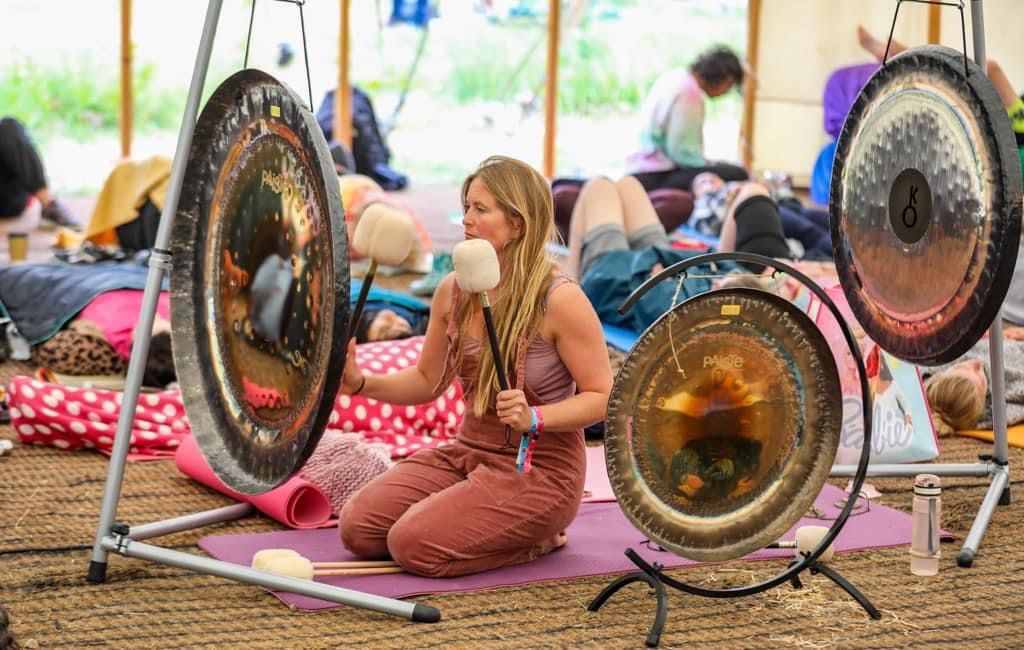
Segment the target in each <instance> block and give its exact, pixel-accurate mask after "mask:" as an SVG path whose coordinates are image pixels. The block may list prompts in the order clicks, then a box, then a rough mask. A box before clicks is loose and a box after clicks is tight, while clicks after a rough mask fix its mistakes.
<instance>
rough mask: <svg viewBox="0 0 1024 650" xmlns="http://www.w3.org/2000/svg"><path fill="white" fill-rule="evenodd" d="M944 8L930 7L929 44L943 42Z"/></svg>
mask: <svg viewBox="0 0 1024 650" xmlns="http://www.w3.org/2000/svg"><path fill="white" fill-rule="evenodd" d="M941 32H942V6H941V5H928V42H929V43H931V44H933V45H934V44H936V43H938V42H939V41H940V40H941V36H942V34H941Z"/></svg>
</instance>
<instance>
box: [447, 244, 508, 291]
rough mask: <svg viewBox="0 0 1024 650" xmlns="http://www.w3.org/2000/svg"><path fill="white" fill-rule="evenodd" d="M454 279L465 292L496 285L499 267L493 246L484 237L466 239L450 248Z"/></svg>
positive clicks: (499, 276)
mask: <svg viewBox="0 0 1024 650" xmlns="http://www.w3.org/2000/svg"><path fill="white" fill-rule="evenodd" d="M452 266H453V267H454V268H455V280H456V281H457V282H458V283H459V287H460V288H461V289H462V290H463V291H465V292H467V293H483V292H485V291H489V290H491V289H493V288H494V287H496V286H498V281H499V280H500V279H501V267H500V266H499V265H498V254H497V253H496V252H494V246H491V243H490V242H489V241H487V240H485V239H467V240H466V241H464V242H460V243H458V244H456V245H455V248H453V249H452Z"/></svg>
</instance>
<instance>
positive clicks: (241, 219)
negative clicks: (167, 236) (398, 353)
mask: <svg viewBox="0 0 1024 650" xmlns="http://www.w3.org/2000/svg"><path fill="white" fill-rule="evenodd" d="M343 223H344V222H343V218H342V207H341V194H340V191H339V189H338V179H337V174H336V173H335V170H334V163H333V161H332V159H331V155H330V152H329V151H328V149H327V143H326V141H325V140H324V137H323V134H322V133H321V131H320V127H319V126H318V125H317V123H316V120H315V119H314V118H313V116H312V114H310V112H309V110H308V109H307V108H306V107H305V106H303V104H302V101H301V100H300V99H299V98H298V96H296V95H295V93H294V92H292V91H291V90H290V89H289V88H287V87H286V86H284V85H282V84H281V83H279V82H278V81H276V80H275V79H274V78H273V77H271V76H269V75H267V74H265V73H263V72H260V71H258V70H243V71H241V72H238V73H236V74H234V75H232V76H231V77H230V78H228V79H227V80H226V81H224V83H222V84H221V85H220V87H218V88H217V90H216V91H215V92H214V93H213V95H212V96H211V97H210V99H209V101H208V102H207V103H206V106H205V107H204V108H203V112H202V114H201V115H200V116H199V120H198V122H197V123H196V128H195V134H194V136H193V138H192V148H191V151H190V152H189V159H188V166H187V169H186V172H185V179H184V182H183V184H182V190H181V200H180V201H179V205H178V214H177V217H176V218H175V221H174V229H173V232H172V243H171V245H172V250H173V268H172V270H171V317H172V332H173V344H174V346H173V348H174V362H175V365H176V366H177V370H178V377H179V383H180V384H181V392H182V399H183V401H184V403H185V410H186V412H187V414H188V418H189V422H190V423H191V426H192V430H193V432H194V434H195V436H196V442H197V443H198V445H199V447H200V449H201V450H202V451H203V455H204V456H206V459H207V461H209V463H210V466H211V467H212V468H213V470H214V472H215V473H216V474H217V476H218V477H219V478H220V479H221V480H222V481H223V482H224V483H225V484H226V485H227V486H228V487H230V488H231V489H233V490H236V491H238V492H242V493H245V494H258V493H261V492H266V491H267V490H270V489H272V488H274V487H276V486H278V485H280V484H281V483H283V482H284V481H285V480H287V479H288V478H289V477H290V476H292V475H293V474H294V473H295V472H297V471H298V470H299V469H300V468H301V467H302V465H303V463H305V461H306V459H307V458H308V457H309V455H310V454H311V453H312V452H313V449H314V448H315V447H316V444H317V442H318V440H319V439H320V436H321V434H322V433H323V430H324V427H325V426H326V425H327V420H328V417H329V416H330V413H331V408H332V406H333V403H334V396H335V394H336V393H337V390H338V386H339V383H340V380H341V374H342V371H343V368H344V364H345V352H346V348H345V345H344V344H335V343H334V342H335V340H336V339H337V340H339V341H344V340H345V336H344V335H345V332H347V331H348V319H349V296H348V287H349V268H348V245H347V241H346V234H345V228H344V225H343Z"/></svg>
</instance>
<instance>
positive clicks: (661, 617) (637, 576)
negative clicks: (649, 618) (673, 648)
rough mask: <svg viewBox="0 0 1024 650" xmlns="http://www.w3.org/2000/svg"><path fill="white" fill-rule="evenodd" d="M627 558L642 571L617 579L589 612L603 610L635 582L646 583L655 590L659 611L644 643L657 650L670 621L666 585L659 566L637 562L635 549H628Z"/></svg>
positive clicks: (591, 605) (593, 603) (595, 599)
mask: <svg viewBox="0 0 1024 650" xmlns="http://www.w3.org/2000/svg"><path fill="white" fill-rule="evenodd" d="M626 556H627V557H629V559H630V560H632V561H633V563H634V564H636V565H637V566H639V567H640V568H641V570H640V571H637V572H636V573H630V574H628V575H624V576H622V577H620V578H617V579H616V580H615V581H614V582H612V583H611V584H610V585H608V586H607V587H605V588H604V589H602V590H601V593H599V594H598V595H597V597H596V598H594V600H592V601H590V604H589V605H587V611H590V612H596V611H597V610H599V609H601V606H602V605H604V603H605V601H606V600H608V599H609V598H611V596H612V594H614V593H615V592H617V591H619V590H620V589H622V588H623V587H625V586H626V585H629V584H632V583H634V582H646V583H647V584H648V585H650V586H651V588H652V589H654V595H655V597H656V598H657V599H658V604H657V611H655V613H654V622H653V623H651V631H650V632H648V633H647V639H646V640H645V641H644V643H646V645H647V647H648V648H656V647H658V644H659V643H660V642H661V632H662V630H663V629H665V621H666V620H667V619H668V594H667V593H665V585H664V583H662V581H661V574H660V570H659V569H658V565H654V566H651V565H649V564H647V563H646V562H644V561H643V560H640V561H639V562H638V561H637V560H639V559H640V557H639V556H638V555H636V554H635V553H633V549H626Z"/></svg>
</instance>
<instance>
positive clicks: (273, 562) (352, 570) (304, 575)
mask: <svg viewBox="0 0 1024 650" xmlns="http://www.w3.org/2000/svg"><path fill="white" fill-rule="evenodd" d="M252 568H254V569H257V570H259V571H268V572H270V573H276V574H278V575H283V576H290V577H292V578H299V579H300V580H312V579H313V578H314V577H316V576H367V575H383V574H387V573H404V572H405V569H403V568H402V567H400V566H398V564H396V563H395V562H392V561H390V560H380V561H376V560H370V561H356V562H312V561H310V560H309V558H307V557H305V556H304V555H302V554H301V553H299V552H298V551H295V550H293V549H290V548H266V549H263V550H262V551H257V552H256V553H255V554H254V555H253V556H252Z"/></svg>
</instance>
